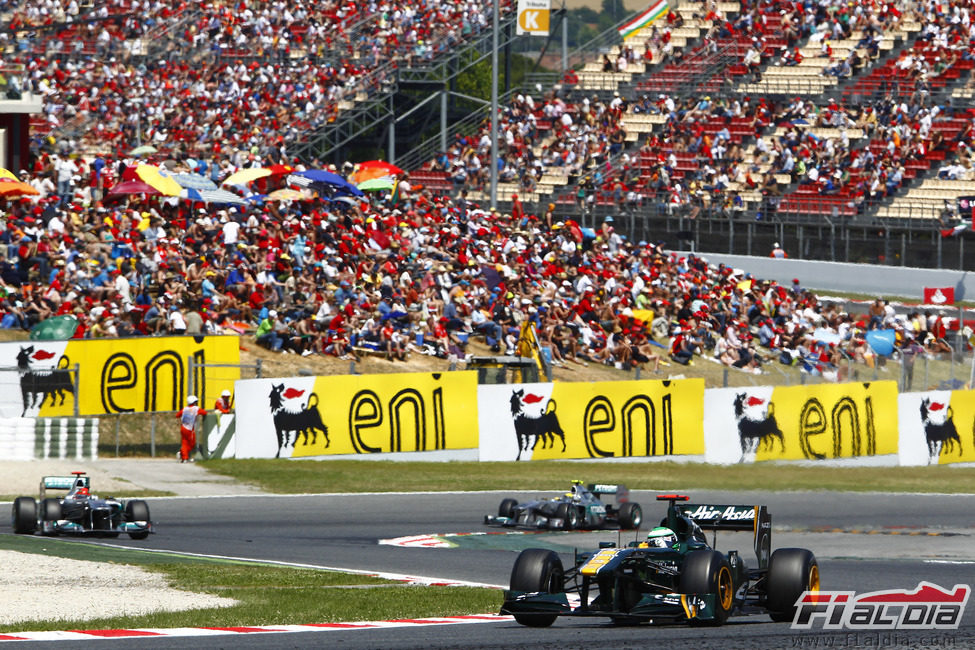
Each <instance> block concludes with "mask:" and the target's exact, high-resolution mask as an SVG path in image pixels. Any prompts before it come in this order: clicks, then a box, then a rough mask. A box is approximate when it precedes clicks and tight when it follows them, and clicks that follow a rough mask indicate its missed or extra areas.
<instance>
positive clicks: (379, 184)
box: [357, 178, 393, 192]
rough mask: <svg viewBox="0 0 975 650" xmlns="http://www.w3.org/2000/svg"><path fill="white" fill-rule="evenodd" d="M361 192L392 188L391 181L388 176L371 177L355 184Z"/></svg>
mask: <svg viewBox="0 0 975 650" xmlns="http://www.w3.org/2000/svg"><path fill="white" fill-rule="evenodd" d="M357 187H358V188H359V189H360V190H362V191H363V192H380V191H382V190H391V189H393V181H392V180H391V179H389V178H371V179H369V180H367V181H363V182H361V183H359V185H358V186H357Z"/></svg>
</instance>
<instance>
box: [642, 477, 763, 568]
mask: <svg viewBox="0 0 975 650" xmlns="http://www.w3.org/2000/svg"><path fill="white" fill-rule="evenodd" d="M657 499H659V500H668V501H670V507H669V508H667V521H668V525H670V524H673V525H670V527H671V528H674V529H675V530H676V529H677V528H676V527H678V526H679V525H678V524H677V520H678V519H682V518H685V517H686V518H687V519H690V520H691V521H693V522H694V523H695V524H697V525H698V526H699V527H700V528H701V529H702V530H737V531H751V533H752V535H753V538H754V547H755V557H756V558H757V559H758V568H759V569H767V568H768V560H769V555H770V554H771V549H772V515H770V514H769V512H768V508H767V507H766V506H748V505H714V504H696V503H677V502H678V501H686V500H687V497H684V496H682V495H664V496H663V499H661V497H657Z"/></svg>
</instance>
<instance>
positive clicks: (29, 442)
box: [0, 418, 98, 460]
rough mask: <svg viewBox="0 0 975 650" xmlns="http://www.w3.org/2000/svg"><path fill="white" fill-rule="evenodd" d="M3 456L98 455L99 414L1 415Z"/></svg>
mask: <svg viewBox="0 0 975 650" xmlns="http://www.w3.org/2000/svg"><path fill="white" fill-rule="evenodd" d="M0 458H3V459H4V460H46V459H60V460H75V459H77V460H82V459H84V460H92V459H96V458H98V418H0Z"/></svg>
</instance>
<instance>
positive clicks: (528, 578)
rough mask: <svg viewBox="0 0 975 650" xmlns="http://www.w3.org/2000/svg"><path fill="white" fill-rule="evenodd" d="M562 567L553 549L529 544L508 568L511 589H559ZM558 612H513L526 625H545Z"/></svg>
mask: <svg viewBox="0 0 975 650" xmlns="http://www.w3.org/2000/svg"><path fill="white" fill-rule="evenodd" d="M564 578H565V571H564V570H563V568H562V560H560V559H559V556H558V554H557V553H556V552H555V551H550V550H548V549H545V548H528V549H525V550H524V551H522V552H521V553H520V554H519V555H518V559H517V560H515V566H514V567H513V568H512V569H511V582H510V586H511V591H524V592H543V593H549V594H557V593H561V592H562V591H563V590H564V589H565V582H564ZM556 618H558V615H557V614H515V620H516V621H518V622H519V623H521V624H522V625H526V626H528V627H548V626H549V625H551V624H552V623H554V622H555V619H556Z"/></svg>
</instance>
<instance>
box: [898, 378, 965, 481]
mask: <svg viewBox="0 0 975 650" xmlns="http://www.w3.org/2000/svg"><path fill="white" fill-rule="evenodd" d="M897 412H898V414H899V415H898V417H899V420H900V422H899V426H898V430H899V432H900V442H899V445H898V451H899V454H900V464H901V465H938V464H945V463H971V462H975V391H971V390H932V391H927V392H923V393H901V394H900V395H898V397H897Z"/></svg>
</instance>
